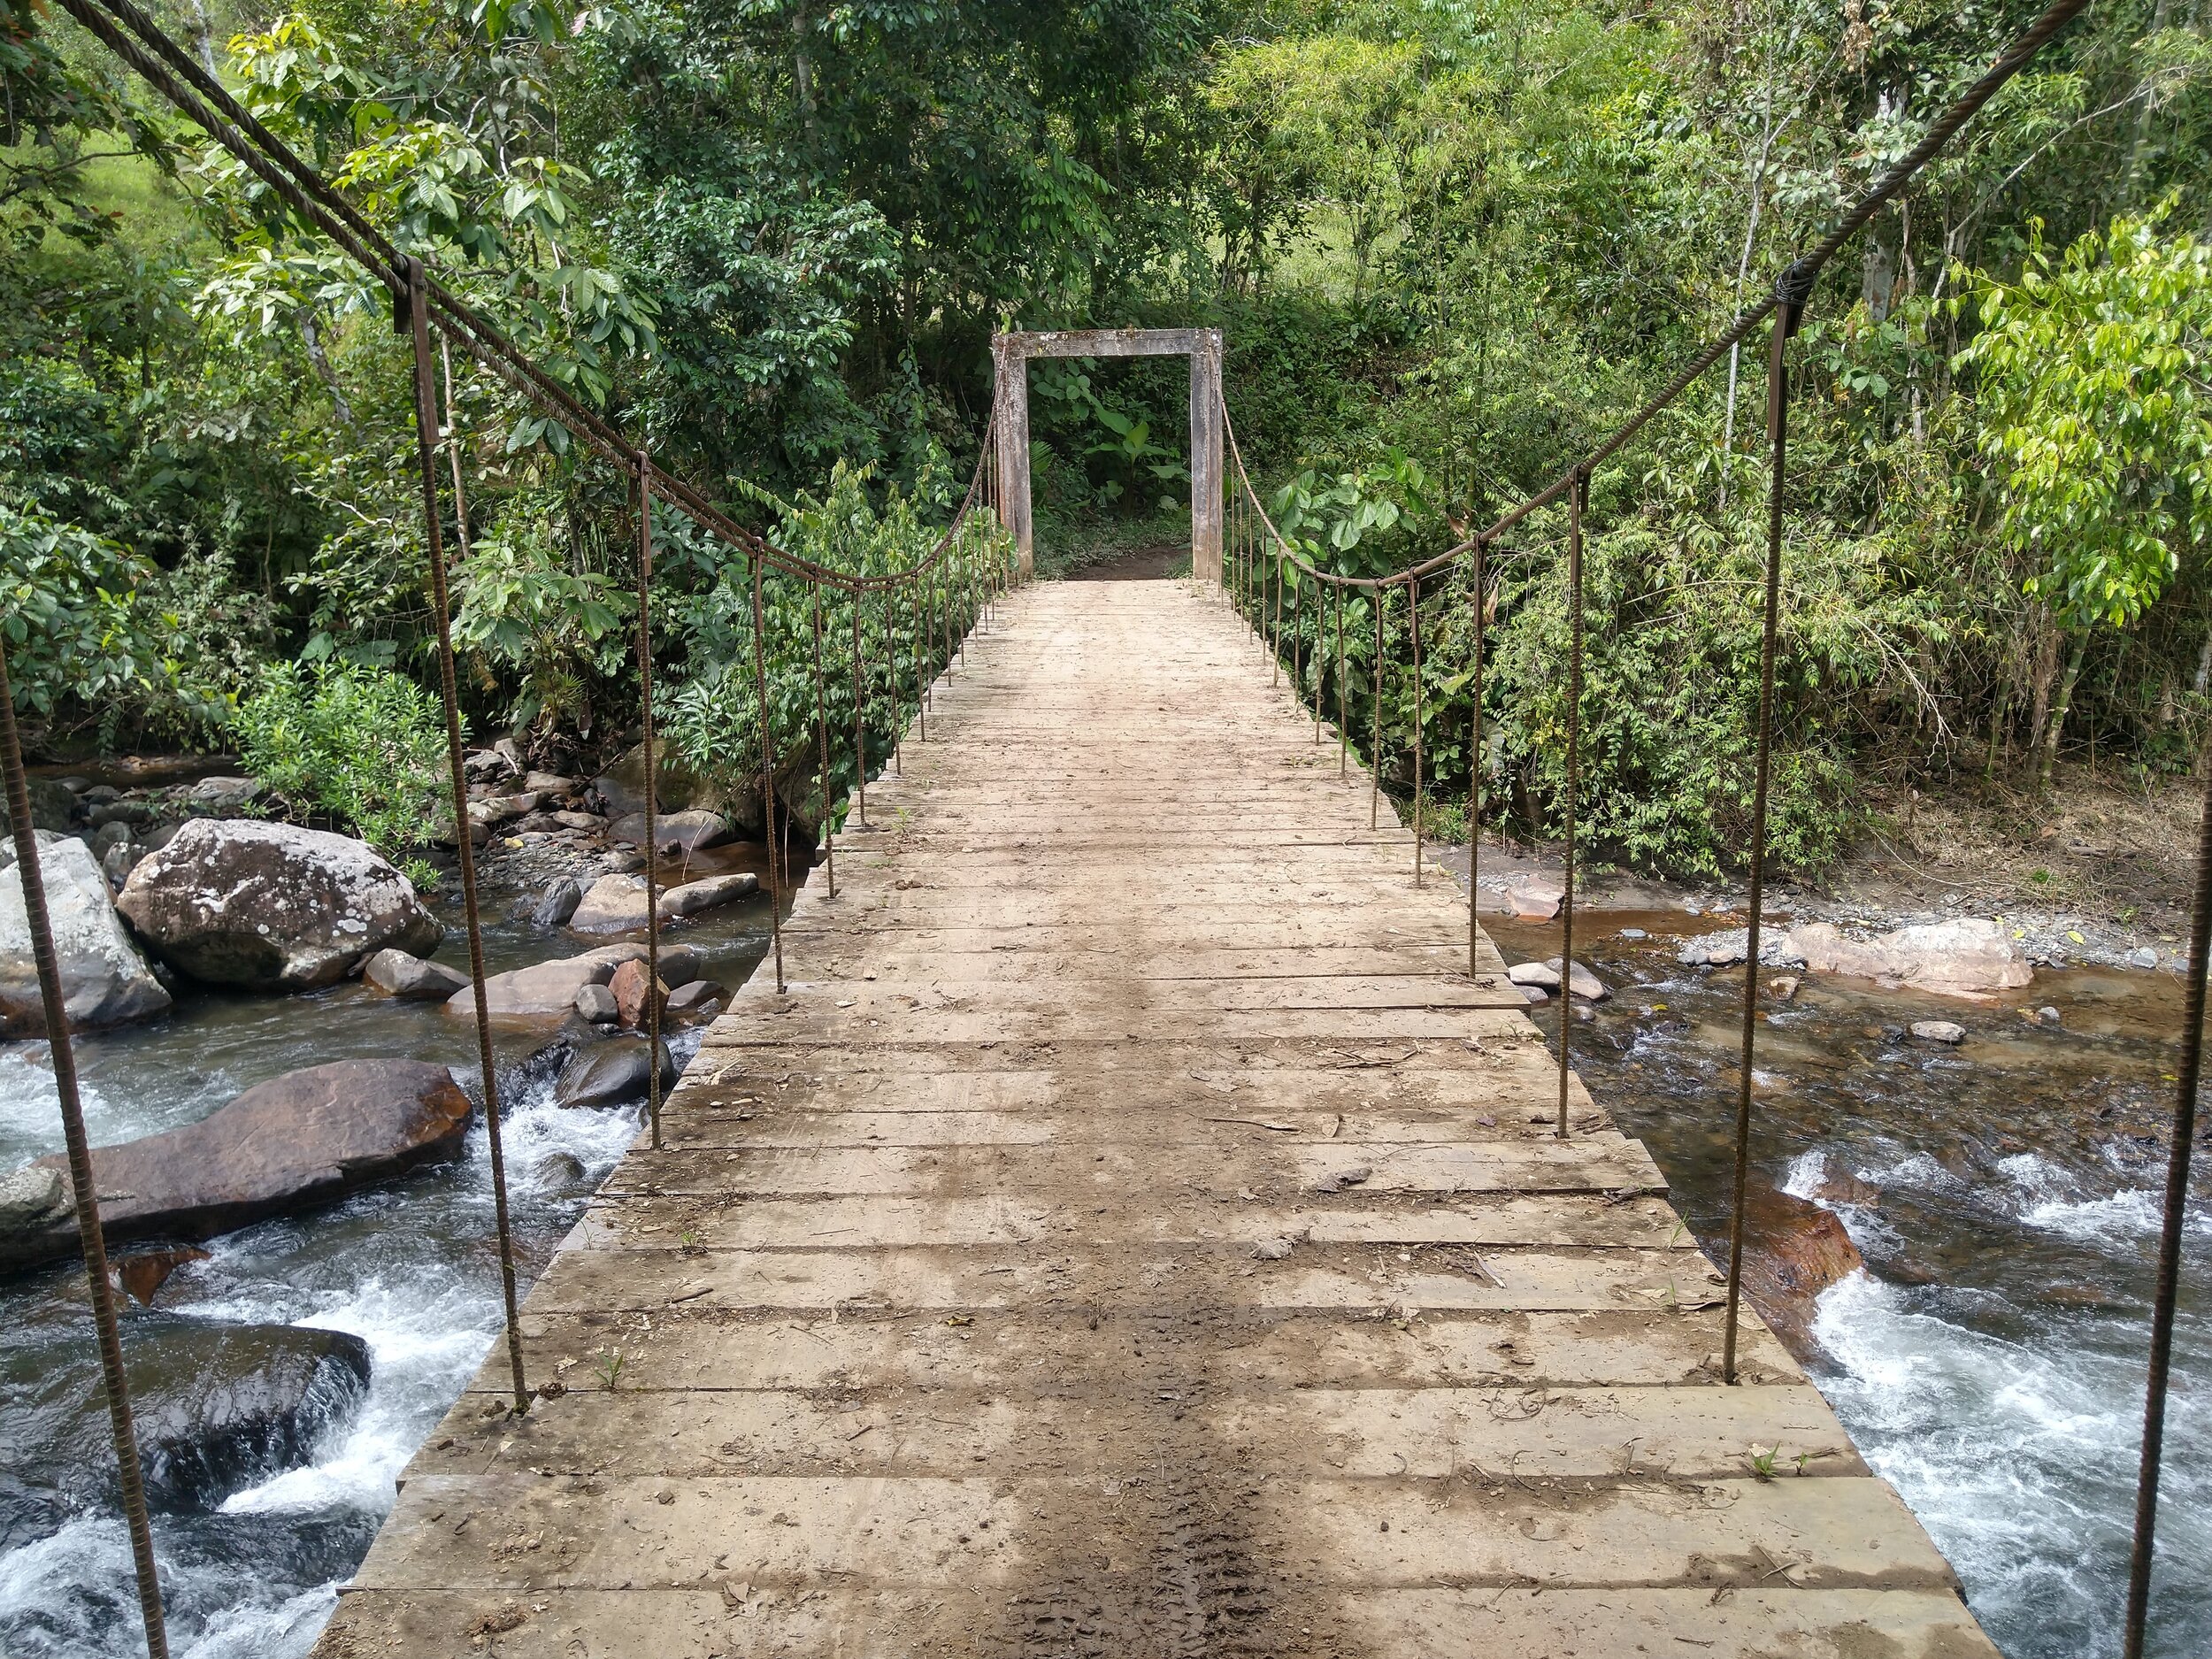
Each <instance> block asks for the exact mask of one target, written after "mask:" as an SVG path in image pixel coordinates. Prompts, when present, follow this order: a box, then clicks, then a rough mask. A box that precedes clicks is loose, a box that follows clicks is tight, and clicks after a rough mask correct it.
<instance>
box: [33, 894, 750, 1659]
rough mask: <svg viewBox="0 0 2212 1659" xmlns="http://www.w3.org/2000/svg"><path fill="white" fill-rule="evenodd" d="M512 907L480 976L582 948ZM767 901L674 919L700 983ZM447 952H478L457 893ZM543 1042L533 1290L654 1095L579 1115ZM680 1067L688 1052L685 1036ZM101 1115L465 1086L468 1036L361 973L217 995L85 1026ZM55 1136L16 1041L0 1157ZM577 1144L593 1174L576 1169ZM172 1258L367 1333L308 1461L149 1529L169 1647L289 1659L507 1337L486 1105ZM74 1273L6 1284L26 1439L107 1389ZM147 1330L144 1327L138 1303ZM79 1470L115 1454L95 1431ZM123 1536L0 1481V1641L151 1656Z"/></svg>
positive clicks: (223, 1285) (206, 1293) (211, 1292)
mask: <svg viewBox="0 0 2212 1659" xmlns="http://www.w3.org/2000/svg"><path fill="white" fill-rule="evenodd" d="M519 896H520V895H517V894H515V893H513V892H511V891H508V890H503V889H501V888H498V887H496V886H494V887H491V888H490V889H489V890H488V908H487V910H486V914H487V917H488V918H494V917H495V916H496V917H497V918H499V919H490V920H489V925H488V928H487V932H486V936H485V947H486V953H487V959H488V967H489V968H490V969H491V971H492V972H500V971H502V970H504V969H507V968H514V967H520V966H523V965H525V964H528V963H531V962H536V961H541V960H544V959H546V958H549V957H551V956H563V955H566V954H568V953H569V952H571V951H572V950H575V949H581V948H582V947H581V946H580V945H578V944H576V943H574V942H572V941H567V940H565V937H564V936H561V935H556V934H550V933H544V932H541V931H539V930H536V929H534V928H532V927H530V926H528V925H527V924H526V923H525V922H522V921H519V920H517V919H514V918H513V916H512V910H513V906H514V904H515V903H516V902H517V900H518V897H519ZM767 904H768V901H767V900H766V899H765V898H758V899H755V900H752V901H749V902H746V903H743V904H740V905H734V906H731V907H729V908H728V909H726V910H721V911H716V912H710V913H709V915H708V916H707V917H704V918H701V920H700V923H699V924H698V925H696V926H687V927H684V928H683V929H681V930H680V937H681V938H682V940H683V942H685V943H686V944H689V945H692V946H694V947H695V948H697V949H698V950H699V951H700V954H701V957H702V970H703V972H704V974H705V976H706V977H707V978H709V979H719V980H721V981H722V982H723V983H724V984H726V985H731V986H735V985H738V984H741V983H742V982H743V980H744V979H745V977H746V975H747V974H748V973H749V972H751V969H752V964H754V963H755V962H756V961H757V960H758V959H759V958H760V956H761V955H762V953H763V951H764V949H765V946H766V943H767V929H768V910H767ZM438 908H439V909H440V910H441V912H442V919H444V920H445V922H446V923H447V926H448V935H447V941H446V945H445V948H444V949H442V952H441V953H440V954H441V956H442V957H443V958H445V959H448V960H463V959H465V947H464V944H463V940H462V934H461V919H460V916H459V913H458V908H457V906H455V905H453V904H452V903H451V902H450V901H449V900H448V902H444V903H442V904H441V905H439V906H438ZM543 1041H545V1039H544V1038H543V1037H538V1038H514V1039H503V1041H502V1043H501V1045H500V1047H501V1061H502V1077H503V1082H502V1094H503V1100H504V1102H505V1104H506V1111H505V1114H504V1116H503V1119H502V1122H503V1125H504V1126H505V1132H506V1155H507V1170H508V1174H509V1184H510V1185H509V1190H510V1194H511V1199H512V1210H513V1217H514V1225H515V1232H516V1244H517V1247H518V1250H519V1253H520V1256H521V1266H522V1271H523V1275H524V1279H525V1282H527V1281H528V1280H529V1279H532V1278H534V1277H535V1275H536V1272H537V1271H538V1269H539V1268H540V1267H541V1266H542V1264H543V1263H544V1262H545V1261H546V1259H547V1258H548V1257H549V1256H550V1255H551V1253H552V1251H553V1249H554V1248H555V1247H556V1246H557V1244H558V1243H559V1242H560V1240H561V1238H562V1236H563V1235H564V1234H565V1233H566V1232H567V1231H568V1229H569V1228H570V1227H571V1226H572V1225H574V1223H575V1221H576V1219H577V1217H579V1216H580V1215H581V1214H582V1212H583V1208H584V1205H585V1202H586V1201H587V1199H588V1197H589V1195H590V1194H591V1192H592V1190H593V1188H594V1187H596V1186H597V1185H598V1183H599V1181H600V1180H601V1179H603V1177H604V1176H605V1175H606V1173H607V1171H609V1170H611V1168H612V1167H613V1166H614V1164H615V1161H616V1160H617V1159H618V1157H620V1156H621V1155H622V1153H623V1151H624V1149H625V1148H627V1147H628V1145H629V1144H630V1142H631V1141H632V1140H633V1139H634V1137H635V1136H636V1134H637V1133H638V1128H639V1125H640V1121H641V1118H642V1115H643V1114H642V1110H641V1109H631V1110H563V1109H560V1108H557V1107H556V1106H554V1105H553V1104H552V1081H553V1079H552V1074H551V1072H550V1071H549V1069H548V1068H546V1067H544V1066H536V1067H533V1066H530V1065H528V1064H526V1060H527V1056H529V1055H530V1053H531V1052H532V1051H533V1049H534V1048H536V1047H538V1046H539V1045H540V1044H541V1043H542V1042H543ZM671 1046H672V1048H674V1050H675V1052H676V1055H677V1057H678V1058H679V1059H680V1060H681V1059H687V1058H688V1057H689V1056H690V1055H691V1053H692V1052H693V1051H695V1049H696V1048H697V1047H698V1033H696V1032H692V1033H684V1034H682V1035H680V1036H678V1037H676V1038H675V1039H674V1040H673V1041H672V1044H671ZM77 1055H78V1064H79V1066H80V1068H81V1071H82V1073H83V1078H84V1102H85V1117H86V1127H87V1129H88V1131H89V1133H90V1134H91V1137H92V1141H93V1143H94V1144H95V1145H104V1144H107V1143H110V1142H113V1141H123V1140H127V1139H131V1138H133V1137H134V1136H138V1135H143V1134H150V1133H155V1132H156V1131H158V1130H162V1129H167V1128H172V1127H174V1126H175V1125H180V1124H184V1123H189V1122H192V1121H194V1120H196V1119H197V1118H202V1117H204V1116H205V1115H206V1114H207V1113H208V1112H210V1111H211V1110H214V1109H215V1108H216V1107H218V1106H220V1105H222V1104H223V1103H225V1102H227V1101H229V1100H230V1099H231V1098H233V1097H234V1095H236V1094H238V1093H239V1092H240V1091H241V1090H242V1089H245V1088H247V1087H250V1086H252V1085H253V1084H256V1083H258V1082H261V1081H263V1080H265V1079H268V1078H272V1077H275V1076H278V1075H279V1074H280V1073H282V1072H285V1071H291V1070H293V1069H294V1068H296V1067H299V1066H304V1065H314V1064H321V1063H324V1062H326V1061H331V1060H343V1059H351V1058H357V1057H358V1058H365V1057H376V1056H393V1057H400V1058H414V1059H428V1060H440V1061H443V1062H445V1063H447V1064H451V1065H455V1066H457V1067H459V1068H460V1071H459V1072H458V1073H457V1075H458V1076H459V1077H460V1079H461V1080H462V1082H463V1083H464V1085H465V1087H470V1089H471V1091H472V1093H473V1092H474V1084H475V1048H474V1041H473V1039H472V1035H471V1027H470V1026H469V1025H466V1024H465V1023H462V1022H457V1021H455V1020H452V1019H450V1018H448V1017H447V1016H446V1015H445V1014H444V1013H443V1012H442V1010H440V1008H439V1007H438V1006H437V1005H436V1004H434V1003H433V1004H427V1005H426V1004H423V1003H419V1002H418V1003H408V1002H392V1001H390V1000H388V999H387V998H384V997H381V996H378V995H374V994H373V993H372V992H369V991H367V990H366V989H365V988H364V987H362V986H361V985H360V984H359V983H358V982H354V983H349V984H347V985H344V986H341V987H335V988H333V989H331V990H328V991H324V992H320V993H318V994H314V995H307V996H299V997H254V996H240V995H215V994H210V993H194V994H188V995H184V996H182V997H180V1000H179V1002H178V1004H177V1007H176V1009H175V1010H174V1012H173V1014H172V1015H171V1016H170V1017H169V1018H166V1019H165V1020H163V1021H161V1022H159V1023H157V1024H155V1025H147V1026H143V1027H141V1028H137V1029H134V1030H127V1031H119V1032H113V1033H99V1034H94V1035H88V1036H85V1037H82V1038H80V1039H79V1041H78V1043H77ZM60 1145H61V1131H60V1124H59V1119H58V1114H57V1112H56V1110H55V1105H54V1086H53V1073H52V1071H51V1069H50V1060H49V1058H48V1056H47V1051H46V1045H45V1044H44V1043H43V1042H36V1043H8V1044H4V1045H0V1169H12V1168H13V1167H15V1166H16V1165H17V1164H20V1163H22V1162H24V1161H26V1160H27V1159H29V1158H32V1157H35V1156H39V1155H41V1154H42V1153H46V1152H49V1151H52V1150H56V1149H58V1148H59V1147H60ZM561 1154H566V1155H568V1156H570V1157H572V1158H573V1159H574V1160H575V1161H576V1164H578V1165H580V1166H581V1171H580V1173H579V1172H578V1171H577V1169H576V1168H575V1167H574V1166H572V1165H568V1164H565V1163H564V1162H563V1161H562V1160H561V1158H560V1156H559V1155H561ZM208 1248H209V1250H210V1252H211V1255H210V1259H208V1260H207V1261H204V1262H198V1263H190V1264H188V1265H187V1266H185V1267H183V1268H180V1270H178V1271H177V1272H176V1273H175V1274H173V1276H172V1277H171V1278H170V1279H169V1280H168V1281H167V1282H166V1283H165V1285H164V1286H162V1287H161V1290H160V1292H159V1294H158V1295H157V1306H158V1307H159V1308H160V1309H161V1310H164V1311H165V1313H168V1314H175V1315H183V1316H186V1317H195V1318H202V1319H224V1320H242V1321H250V1322H256V1323H273V1324H286V1325H289V1324H298V1325H315V1326H321V1327H326V1328H330V1329H334V1330H340V1331H346V1332H350V1333H354V1334H355V1335H357V1336H359V1337H361V1338H363V1339H364V1340H366V1342H367V1343H368V1345H369V1348H370V1353H371V1358H372V1365H373V1370H372V1372H371V1379H370V1382H369V1386H368V1390H367V1393H366V1394H365V1396H364V1397H363V1398H362V1399H361V1400H360V1402H359V1403H358V1405H357V1407H356V1408H355V1409H352V1410H351V1411H350V1412H349V1413H348V1414H347V1415H346V1416H345V1417H344V1418H343V1419H342V1420H341V1421H339V1422H337V1423H335V1424H334V1425H332V1427H331V1428H330V1429H329V1430H328V1431H327V1432H325V1433H324V1434H323V1436H322V1438H321V1440H320V1443H319V1445H318V1446H317V1447H316V1448H315V1450H314V1454H313V1455H312V1456H311V1459H310V1460H309V1461H308V1462H307V1463H305V1464H304V1465H303V1466H300V1467H296V1468H289V1469H275V1468H272V1469H266V1470H263V1471H256V1472H257V1477H258V1478H253V1477H250V1478H249V1479H247V1481H246V1483H245V1484H243V1485H242V1486H238V1487H237V1489H235V1490H233V1491H230V1492H228V1493H227V1494H219V1496H218V1498H217V1501H215V1502H212V1503H211V1504H210V1505H209V1506H207V1507H204V1508H196V1509H188V1510H185V1511H182V1512H179V1511H176V1510H173V1509H172V1510H170V1511H168V1512H165V1513H161V1514H157V1516H156V1517H155V1523H154V1537H155V1542H156V1547H157V1554H158V1557H159V1560H160V1564H161V1578H162V1588H163V1594H164V1597H165V1601H166V1604H167V1608H168V1611H169V1618H170V1641H171V1648H172V1651H173V1653H174V1654H176V1655H178V1656H179V1659H293V1656H295V1655H302V1654H304V1653H305V1652H306V1651H307V1650H308V1648H309V1647H311V1646H312V1645H313V1642H314V1640H315V1637H316V1635H317V1634H318V1633H319V1632H320V1631H321V1629H322V1627H323V1624H324V1623H325V1622H326V1620H327V1619H328V1617H329V1616H330V1613H331V1610H332V1609H333V1608H334V1606H335V1605H336V1601H337V1590H338V1586H339V1585H341V1584H342V1583H343V1582H344V1581H345V1580H346V1579H347V1578H349V1577H350V1576H351V1575H352V1572H353V1570H354V1568H355V1566H356V1565H357V1563H359V1561H360V1559H361V1556H362V1555H363V1553H364V1552H365V1551H366V1549H367V1548H368V1546H369V1541H370V1540H372V1539H373V1537H374V1536H375V1535H376V1530H377V1527H378V1526H379V1525H380V1524H381V1522H382V1521H383V1518H384V1516H385V1513H386V1511H387V1510H388V1509H389V1508H390V1507H391V1503H392V1500H393V1497H394V1494H395V1486H394V1481H395V1479H396V1477H397V1475H398V1474H399V1472H400V1471H401V1470H402V1469H403V1467H404V1466H405V1464H406V1462H407V1460H408V1458H409V1457H411V1455H413V1454H414V1451H415V1448H417V1447H418V1446H419V1444H420V1443H421V1442H422V1440H423V1439H424V1437H425V1436H426V1434H427V1433H428V1432H429V1431H430V1430H431V1428H432V1427H434V1425H436V1423H437V1422H438V1419H439V1418H440V1417H442V1416H443V1415H444V1414H445V1411H446V1409H447V1408H448V1407H449V1406H450V1405H451V1404H452V1402H453V1401H454V1398H455V1397H456V1396H457V1394H459V1393H460V1391H461V1389H462V1388H463V1387H464V1386H465V1385H466V1383H467V1382H468V1380H469V1379H470V1378H471V1377H472V1375H473V1374H474V1372H475V1371H476V1369H477V1367H478V1365H479V1364H480V1363H481V1361H482V1359H483V1357H484V1355H485V1354H486V1352H487V1351H488V1349H489V1348H490V1347H491V1345H492V1343H493V1341H494V1340H495V1339H496V1337H497V1336H498V1333H499V1331H500V1329H501V1321H500V1295H499V1277H498V1258H497V1256H496V1253H495V1247H494V1244H493V1222H492V1198H491V1186H490V1171H489V1155H488V1149H487V1143H486V1139H485V1134H484V1130H483V1125H482V1121H481V1118H479V1120H478V1122H477V1124H476V1125H475V1127H474V1128H473V1130H472V1133H471V1134H470V1136H469V1140H468V1143H467V1150H466V1153H465V1156H462V1157H460V1158H458V1159H457V1160H455V1161H454V1162H452V1163H450V1164H443V1165H440V1166H437V1167H434V1168H432V1169H428V1170H425V1171H418V1172H417V1173H415V1174H413V1175H411V1176H410V1177H409V1178H407V1179H405V1180H403V1181H401V1182H399V1183H396V1184H394V1185H391V1186H388V1187H380V1188H376V1189H373V1190H370V1191H366V1192H363V1193H360V1194H355V1195H354V1196H352V1197H351V1198H349V1199H348V1200H346V1201H345V1202H342V1203H341V1204H339V1205H338V1206H336V1207H335V1208H334V1209H332V1210H324V1211H321V1212H319V1213H316V1214H312V1215H305V1216H300V1217H290V1218H286V1219H280V1220H275V1221H270V1222H266V1223H264V1224H263V1225H259V1226H255V1227H250V1228H248V1229H246V1230H245V1231H243V1232H241V1233H232V1234H229V1235H227V1236H226V1237H224V1238H222V1239H219V1240H215V1241H214V1242H213V1243H212V1244H211V1245H210V1246H209V1247H208ZM82 1286H83V1275H82V1271H81V1269H80V1268H72V1269H68V1270H61V1269H57V1270H53V1271H46V1272H41V1273H36V1274H33V1275H29V1276H27V1277H25V1278H21V1279H14V1280H12V1281H4V1282H0V1423H6V1424H9V1425H12V1427H11V1430H10V1432H11V1434H12V1435H20V1434H22V1433H24V1432H25V1430H26V1428H27V1426H28V1420H29V1417H30V1414H32V1413H33V1412H35V1411H36V1410H38V1409H42V1402H51V1401H52V1400H53V1399H55V1398H56V1397H57V1395H58V1394H64V1393H67V1392H70V1391H71V1390H68V1389H62V1390H58V1389H57V1388H56V1387H55V1386H54V1375H53V1372H54V1370H55V1368H59V1369H60V1370H61V1371H62V1372H63V1373H64V1375H65V1378H67V1379H68V1381H69V1382H70V1383H71V1384H72V1385H73V1392H75V1393H77V1394H90V1393H91V1392H92V1391H95V1390H96V1389H97V1387H98V1382H99V1372H98V1367H97V1363H96V1359H95V1356H94V1354H93V1351H92V1348H91V1342H90V1333H91V1318H90V1314H89V1310H88V1307H87V1306H86V1304H85V1299H84V1294H83V1288H82ZM125 1316H126V1325H125V1329H126V1333H127V1332H128V1330H129V1328H130V1325H129V1322H130V1320H131V1319H133V1318H134V1317H136V1318H142V1317H145V1316H143V1315H141V1314H139V1313H137V1311H136V1310H135V1309H134V1308H132V1307H131V1306H130V1304H128V1303H127V1302H126V1304H125ZM86 1455H87V1457H88V1458H90V1459H94V1460H97V1461H101V1462H111V1454H110V1452H109V1450H108V1448H107V1445H106V1442H105V1437H104V1435H103V1436H102V1437H101V1443H100V1444H98V1445H96V1446H88V1447H87V1448H86ZM133 1586H134V1581H133V1578H132V1574H131V1564H130V1555H129V1550H128V1543H127V1538H126V1536H125V1532H124V1527H123V1524H122V1521H121V1519H120V1518H119V1517H118V1516H117V1515H116V1513H115V1509H114V1505H113V1501H112V1498H111V1497H109V1498H107V1499H106V1500H104V1501H103V1502H82V1501H80V1502H75V1503H70V1504H61V1505H57V1504H56V1503H55V1502H53V1501H52V1498H51V1494H43V1493H41V1492H38V1491H35V1490H34V1491H25V1490H22V1489H20V1487H19V1486H15V1485H14V1484H13V1483H10V1484H8V1485H0V1654H4V1655H7V1656H8V1659H116V1656H117V1655H127V1654H128V1653H129V1652H131V1651H132V1649H133V1648H134V1647H135V1646H136V1644H137V1640H138V1638H137V1628H138V1609H137V1601H136V1597H135V1592H134V1587H133Z"/></svg>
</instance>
